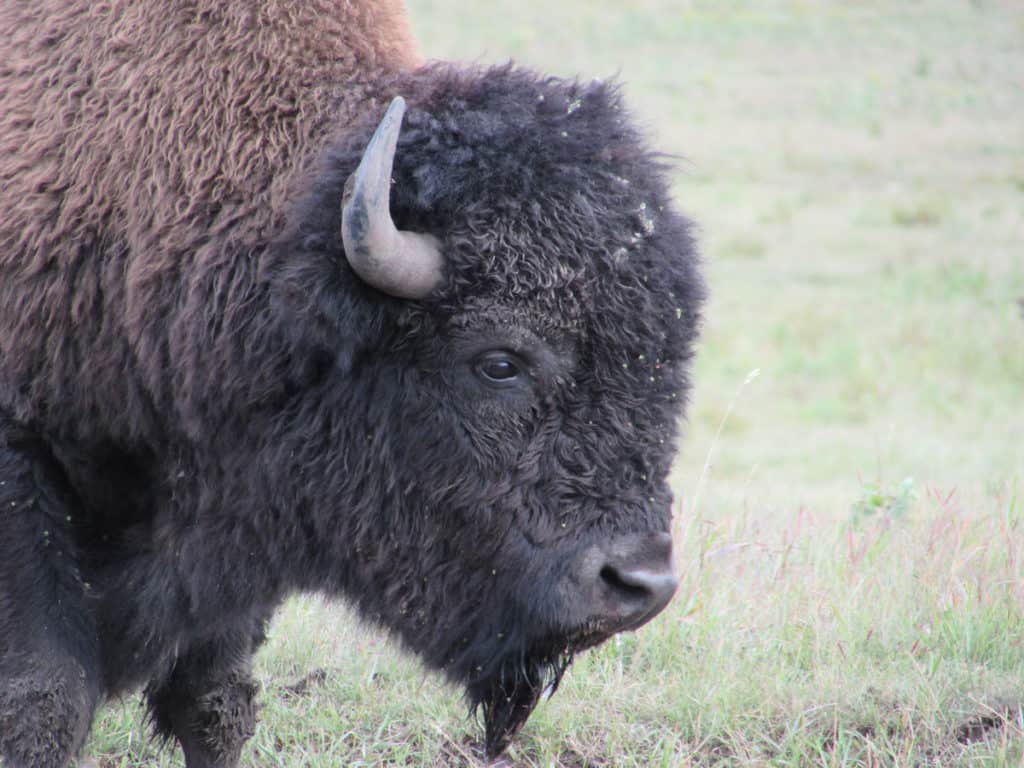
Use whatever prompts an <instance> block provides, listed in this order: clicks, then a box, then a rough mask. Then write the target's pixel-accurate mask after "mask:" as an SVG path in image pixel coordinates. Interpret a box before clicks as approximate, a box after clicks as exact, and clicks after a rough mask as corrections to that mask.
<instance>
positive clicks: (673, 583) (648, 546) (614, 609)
mask: <svg viewBox="0 0 1024 768" xmlns="http://www.w3.org/2000/svg"><path fill="white" fill-rule="evenodd" d="M604 554H605V561H604V564H603V565H602V566H601V568H600V570H599V572H598V576H599V579H600V582H601V583H600V589H599V592H600V593H601V598H600V603H601V604H602V607H603V610H602V611H601V612H602V613H603V614H604V615H603V616H602V617H601V618H603V619H604V620H605V621H606V622H607V623H608V625H609V628H610V629H612V630H613V631H616V632H619V631H622V630H626V629H635V628H636V627H639V626H640V625H641V624H643V623H645V622H647V621H649V620H650V619H652V618H654V617H655V616H656V615H657V614H658V613H660V612H661V610H662V609H663V608H664V607H665V606H666V605H668V602H669V600H671V599H672V595H674V594H675V591H676V587H678V586H679V579H678V578H676V575H675V570H674V568H673V566H672V537H671V536H669V535H668V534H667V533H657V534H654V535H652V536H646V537H628V538H624V539H620V540H617V541H615V542H613V543H612V544H611V545H610V546H609V547H608V548H607V550H606V551H605V553H604Z"/></svg>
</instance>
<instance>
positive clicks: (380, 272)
mask: <svg viewBox="0 0 1024 768" xmlns="http://www.w3.org/2000/svg"><path fill="white" fill-rule="evenodd" d="M404 114H405V99H403V98H402V97H401V96H396V97H395V98H394V100H393V101H392V102H391V106H389V107H388V111H387V112H386V113H385V114H384V118H383V119H382V120H381V121H380V125H378V126H377V130H376V131H374V134H373V137H372V138H371V139H370V143H369V145H368V146H367V147H366V151H365V152H364V153H363V157H362V159H361V160H360V161H359V167H358V168H356V171H355V173H353V174H352V176H350V177H349V179H348V181H347V182H346V184H345V194H344V195H343V198H342V210H341V239H342V242H343V243H344V245H345V258H346V259H348V263H349V265H350V266H351V267H352V269H353V270H355V273H356V274H357V275H359V277H360V278H362V279H363V281H364V282H366V283H367V284H369V285H372V286H373V287H374V288H376V289H377V290H379V291H383V292H384V293H387V294H390V295H391V296H396V297H398V298H400V299H422V298H425V297H426V296H427V295H429V294H430V292H431V291H433V290H434V289H435V288H436V287H437V286H438V285H440V283H441V278H442V273H443V270H444V258H443V256H442V255H441V244H440V242H439V241H438V240H437V238H436V237H434V236H433V235H427V234H421V233H417V232H403V231H402V230H400V229H398V228H397V227H396V226H395V223H394V221H392V220H391V201H390V199H391V168H392V165H393V163H394V159H395V147H396V146H397V145H398V132H399V129H400V128H401V127H402V116H403V115H404Z"/></svg>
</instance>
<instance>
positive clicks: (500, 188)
mask: <svg viewBox="0 0 1024 768" xmlns="http://www.w3.org/2000/svg"><path fill="white" fill-rule="evenodd" d="M0 40H5V41H6V42H2V43H0V46H3V48H2V53H3V55H0V360H3V366H2V368H0V525H2V526H3V529H4V530H5V532H7V531H9V532H10V535H7V536H6V537H4V538H0V755H3V756H4V757H5V758H6V760H7V761H8V764H9V765H11V766H18V767H19V768H20V767H21V766H23V765H33V766H42V767H44V768H47V767H49V766H64V765H66V764H67V763H68V761H69V760H70V758H71V757H72V756H73V754H74V753H75V752H76V751H77V749H78V748H79V747H80V746H81V743H82V741H83V739H84V736H85V734H86V733H87V730H88V727H89V725H90V723H91V720H92V717H93V713H94V709H95V707H96V705H97V703H98V701H100V699H101V698H102V697H103V696H110V695H116V694H118V693H121V692H124V691H127V690H131V689H134V688H138V687H143V686H144V687H145V690H146V696H147V700H148V702H149V705H150V708H151V712H152V715H153V720H154V724H155V726H156V728H157V730H158V732H160V733H162V734H164V735H166V736H168V737H174V738H177V739H178V740H179V742H180V743H181V744H182V746H183V748H184V750H185V754H186V760H187V764H188V765H189V768H195V766H231V765H234V764H235V763H236V762H237V759H238V755H239V752H240V750H241V747H242V745H243V743H244V741H245V739H246V738H247V737H248V736H249V734H251V732H252V728H253V725H254V722H255V710H254V704H253V697H254V692H255V689H254V687H253V684H252V682H251V680H250V677H249V674H248V670H249V664H250V660H251V656H252V653H253V652H254V650H255V649H256V648H257V647H258V645H259V643H260V642H261V641H262V638H263V628H264V625H265V622H266V621H267V620H268V618H269V616H270V615H271V614H272V613H273V611H274V609H275V608H276V606H277V605H278V604H279V603H280V602H281V601H282V600H283V599H284V598H285V597H286V596H287V595H289V594H291V593H293V592H295V591H298V590H322V591H326V592H329V593H331V594H341V595H345V596H347V597H348V598H349V599H350V600H352V601H354V602H355V604H356V605H358V607H359V609H360V610H361V612H362V613H363V615H364V616H366V617H368V618H370V619H372V620H375V621H377V622H379V623H381V624H383V625H384V626H387V627H389V628H390V629H392V630H393V631H394V632H395V633H396V634H397V635H398V637H400V638H401V639H402V641H403V642H404V643H405V644H406V645H407V646H408V647H409V648H410V649H411V650H413V651H415V652H416V653H418V654H419V655H420V656H421V657H422V658H423V659H424V660H425V661H426V662H427V663H428V664H429V665H430V666H432V667H434V668H437V669H441V670H443V671H444V672H445V673H446V674H447V675H448V676H449V677H450V678H451V679H452V680H455V681H458V682H460V683H461V684H463V685H464V686H465V687H466V690H467V692H468V696H469V698H470V701H471V702H472V703H473V704H474V705H476V706H478V707H479V708H480V710H481V712H482V714H483V716H484V719H485V724H486V728H487V746H488V749H489V751H491V752H497V751H499V750H500V749H502V748H503V747H504V746H505V744H506V743H507V740H508V738H509V737H510V736H511V735H512V734H513V733H514V732H515V731H516V730H517V729H518V728H519V727H520V726H521V724H522V723H523V722H524V721H525V719H526V718H527V717H528V715H529V713H530V711H531V710H532V708H533V706H534V704H535V703H536V701H537V698H538V697H539V695H540V694H541V692H542V691H543V690H544V689H545V687H547V686H549V685H557V681H558V679H559V678H560V676H561V674H562V672H563V671H564V670H565V668H566V666H567V665H568V663H569V661H570V660H571V657H572V655H573V654H574V653H575V652H577V651H579V650H581V649H583V648H586V647H588V646H590V645H593V644H594V643H596V642H600V641H601V640H602V639H604V638H605V637H607V636H608V634H609V633H610V632H611V631H614V628H613V627H611V626H610V625H608V624H606V623H604V622H603V620H602V619H601V618H600V617H599V615H597V614H594V612H593V611H592V610H591V609H590V606H591V605H592V603H593V600H594V599H596V597H595V596H594V595H593V594H591V593H592V592H593V591H594V590H596V589H597V588H598V587H597V586H596V585H590V584H584V583H580V573H581V571H580V568H581V567H582V566H581V565H580V564H581V563H584V562H587V560H588V558H590V559H592V558H593V557H596V556H597V555H596V554H594V553H599V552H604V551H606V550H607V549H608V547H611V546H614V545H616V544H615V543H616V542H623V541H633V540H634V539H637V538H638V537H643V536H645V535H648V534H653V533H656V532H659V531H666V530H667V529H668V524H669V518H670V505H671V494H670V492H669V490H668V487H667V483H666V477H667V473H668V470H669V467H670V464H671V461H672V458H673V453H674V441H675V435H676V424H677V421H678V418H679V416H680V414H681V412H682V408H683V401H684V399H685V396H686V393H687V391H688V381H687V370H688V367H689V362H690V358H691V355H692V347H693V342H694V339H695V336H696V331H697V327H698V324H699V311H700V306H701V303H702V299H703V284H702V281H701V279H700V277H699V275H698V273H697V263H696V257H695V255H694V248H693V245H692V241H691V238H690V235H689V229H688V224H687V222H686V221H685V219H683V218H682V217H680V216H679V215H678V214H676V213H675V212H673V210H672V209H671V206H670V203H669V198H668V192H667V186H666V183H665V178H664V171H663V168H662V167H661V165H660V163H659V162H658V161H657V159H656V158H655V157H654V156H652V155H651V154H650V153H649V151H648V150H647V149H646V148H645V147H644V145H643V143H642V141H641V139H640V137H639V136H638V134H637V132H636V130H635V129H634V128H633V127H632V125H631V123H630V120H629V118H628V115H627V114H626V113H625V111H624V109H623V108H622V104H621V101H620V98H619V96H618V94H617V92H616V89H615V88H614V87H613V86H609V85H605V84H600V83H594V84H591V85H586V86H584V85H580V84H577V83H574V82H568V81H563V80H557V79H545V78H540V77H537V76H536V75H534V74H531V73H528V72H525V71H522V70H519V69H517V68H515V67H511V66H508V67H501V68H496V69H490V70H475V69H457V68H454V67H452V66H449V65H444V64H433V65H429V66H417V65H418V61H417V59H416V57H415V54H414V53H413V52H412V51H413V49H412V45H411V43H410V41H409V38H408V32H407V28H406V24H405V20H404V17H403V16H402V14H401V12H400V10H399V9H397V8H395V7H392V4H391V3H376V4H374V3H361V4H352V3H344V4H341V5H338V6H336V7H335V6H333V5H332V4H330V3H328V2H315V1H313V0H311V1H310V2H297V0H293V1H291V0H290V1H285V0H278V1H277V2H274V1H272V0H268V1H267V2H261V3H259V4H249V3H221V2H212V0H210V1H209V2H204V1H202V0H197V1H196V2H185V0H169V1H168V2H163V3H153V2H132V3H129V2H118V1H116V0H115V2H111V3H103V4H97V3H89V2H85V1H84V0H78V1H76V2H59V3H58V2H55V0H51V1H49V2H36V3H19V2H13V1H12V0H0ZM395 94H401V95H403V96H405V97H406V98H407V100H408V102H409V110H408V113H407V115H406V119H405V124H404V128H403V130H402V134H401V136H400V140H399V147H398V151H397V155H396V166H395V171H394V179H395V185H394V188H393V193H392V211H393V214H394V217H395V219H396V222H397V224H398V225H399V226H400V227H402V228H405V229H410V230H415V231H419V232H429V233H431V234H433V235H435V236H437V237H438V238H439V239H440V240H441V242H442V243H443V248H444V254H445V259H446V273H445V282H444V284H443V285H442V286H441V287H440V288H439V289H437V290H436V291H435V292H434V294H432V295H431V296H430V297H429V298H428V299H426V300H424V301H417V302H409V301H401V300H397V299H394V298H391V297H388V296H384V295H382V294H380V293H379V292H377V291H376V290H374V289H373V288H371V287H369V286H367V285H365V284H363V283H362V282H360V281H359V279H358V278H357V277H356V276H355V275H354V273H353V272H352V271H351V270H350V268H349V267H348V265H347V262H346V261H345V258H344V252H343V248H342V244H341V234H340V201H341V196H342V189H343V187H344V183H345V180H346V179H347V178H348V176H349V175H350V174H351V173H352V171H353V170H354V169H355V167H356V165H357V163H358V161H359V158H360V156H361V153H362V151H363V149H364V148H365V146H366V143H367V141H368V139H369V136H370V134H371V132H372V130H373V128H374V126H375V125H376V123H377V121H378V120H379V119H380V115H381V113H382V110H383V107H384V106H385V105H386V103H387V101H388V100H390V98H391V97H392V96H393V95H395ZM490 350H502V351H503V352H504V353H508V354H512V355H514V357H515V359H516V360H518V361H519V362H520V364H521V366H522V369H523V373H524V375H522V376H520V377H519V378H518V379H516V380H515V381H514V382H512V383H511V384H510V385H508V386H500V387H496V386H494V385H493V383H491V384H489V383H488V382H487V381H485V380H484V379H483V378H482V377H481V376H480V373H479V368H478V361H479V359H480V356H481V355H482V354H485V353H487V352H488V351H490ZM58 723H59V724H60V725H55V724H58ZM51 732H52V733H53V734H54V736H53V738H51V739H48V740H47V739H45V738H44V737H43V736H41V734H44V733H47V734H48V733H51Z"/></svg>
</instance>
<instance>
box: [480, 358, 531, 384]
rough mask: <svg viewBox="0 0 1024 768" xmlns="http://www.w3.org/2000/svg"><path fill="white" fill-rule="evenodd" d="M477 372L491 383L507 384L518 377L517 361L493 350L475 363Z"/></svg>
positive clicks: (519, 373) (519, 372) (519, 371)
mask: <svg viewBox="0 0 1024 768" xmlns="http://www.w3.org/2000/svg"><path fill="white" fill-rule="evenodd" d="M476 371H477V373H478V374H479V375H480V376H481V377H482V378H483V379H484V380H485V381H488V382H490V383H492V384H509V383H511V382H513V381H515V380H516V379H518V378H519V376H520V375H521V373H522V371H521V369H520V367H519V362H518V361H517V360H515V359H514V358H513V357H511V356H510V355H508V354H505V353H503V352H494V353H492V354H489V355H487V356H485V357H484V358H482V359H481V360H480V361H479V362H478V363H477V364H476Z"/></svg>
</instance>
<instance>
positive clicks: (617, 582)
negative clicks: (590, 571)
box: [601, 565, 651, 600]
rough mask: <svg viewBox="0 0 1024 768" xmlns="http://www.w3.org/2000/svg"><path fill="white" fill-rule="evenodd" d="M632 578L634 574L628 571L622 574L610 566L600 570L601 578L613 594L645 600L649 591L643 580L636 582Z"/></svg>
mask: <svg viewBox="0 0 1024 768" xmlns="http://www.w3.org/2000/svg"><path fill="white" fill-rule="evenodd" d="M634 576H635V573H630V572H629V571H626V572H625V573H623V572H622V571H620V570H619V569H618V568H615V567H614V566H611V565H606V566H605V567H604V568H602V569H601V578H602V579H604V582H605V584H607V585H608V586H609V587H611V588H612V590H613V591H614V592H616V593H618V594H620V595H621V596H623V597H626V598H634V599H638V600H644V599H647V598H648V597H649V596H650V594H651V590H650V589H649V587H648V586H647V584H646V583H645V582H644V581H643V580H639V581H638V580H637V579H636V578H631V577H634Z"/></svg>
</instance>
